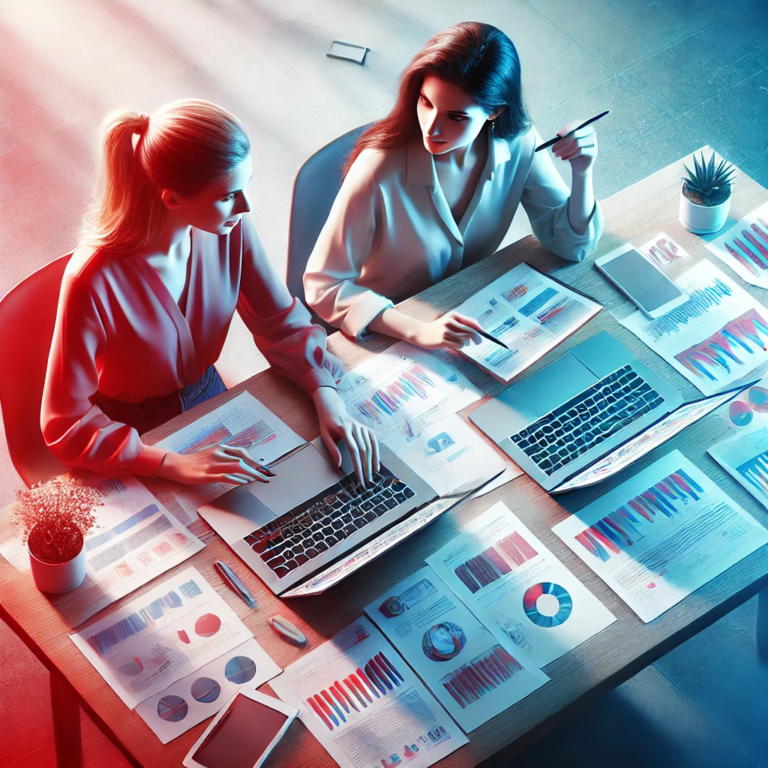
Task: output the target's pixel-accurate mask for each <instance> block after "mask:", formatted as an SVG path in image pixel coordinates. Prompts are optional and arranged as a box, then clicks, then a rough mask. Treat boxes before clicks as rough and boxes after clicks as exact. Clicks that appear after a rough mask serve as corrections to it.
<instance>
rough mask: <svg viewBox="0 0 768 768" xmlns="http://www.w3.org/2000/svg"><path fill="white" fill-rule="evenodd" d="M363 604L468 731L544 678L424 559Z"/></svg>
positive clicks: (522, 695) (519, 650) (369, 614)
mask: <svg viewBox="0 0 768 768" xmlns="http://www.w3.org/2000/svg"><path fill="white" fill-rule="evenodd" d="M365 612H366V613H367V614H368V616H370V618H371V619H373V621H374V622H375V623H376V624H377V625H378V626H379V628H380V629H381V630H382V632H384V634H385V635H386V636H387V639H388V640H389V641H390V642H391V643H392V644H393V645H394V646H395V648H396V649H397V650H398V651H399V652H400V653H401V654H402V656H403V658H404V659H405V660H406V662H408V664H410V665H411V667H412V668H413V669H414V670H415V671H416V673H417V674H418V675H419V677H420V678H421V679H422V680H423V681H424V682H425V683H426V684H427V686H428V687H429V689H430V690H431V691H432V693H434V694H435V696H436V697H437V700H438V701H439V702H440V703H441V704H442V705H443V706H444V707H445V708H446V709H447V710H448V713H449V714H450V715H451V717H453V719H454V720H455V721H456V722H457V723H458V724H459V725H460V726H461V727H462V728H463V729H464V731H466V732H467V733H469V732H470V731H473V730H474V729H475V728H477V727H478V726H480V725H482V724H483V723H487V722H488V721H489V720H490V719H491V718H493V717H495V716H496V715H498V714H499V713H500V712H503V711H504V710H505V709H507V708H508V707H511V706H512V705H513V704H516V703H517V702H518V701H520V700H521V699H524V698H525V697H526V696H527V695H528V694H529V693H533V691H535V690H537V689H538V688H541V686H542V685H544V683H546V682H548V680H549V678H548V677H547V676H546V675H545V674H544V673H543V672H542V671H541V670H540V669H539V668H538V667H537V666H536V665H535V664H534V663H533V662H532V661H531V660H530V659H529V658H528V655H527V654H526V653H525V651H522V650H521V649H520V648H519V647H518V646H516V645H515V644H514V643H513V642H512V641H511V640H510V638H509V636H508V635H506V634H505V633H504V632H501V631H499V632H497V633H496V634H495V635H494V634H492V633H491V632H490V631H489V630H488V629H487V628H486V627H485V626H483V624H482V623H481V622H480V621H479V620H478V619H477V618H476V617H475V616H474V615H473V614H472V612H471V611H470V610H469V608H467V606H466V605H464V604H463V603H462V602H461V600H460V599H459V598H458V597H457V596H456V595H455V594H454V593H453V592H451V590H450V589H449V588H448V586H447V585H446V584H445V583H444V582H443V581H442V579H440V578H439V577H438V576H437V574H436V573H435V572H434V571H433V570H432V569H431V568H430V567H428V566H427V567H425V568H421V569H420V570H418V571H416V573H414V574H412V575H411V576H409V577H408V578H407V579H403V581H401V582H400V583H398V584H396V585H395V586H393V587H392V588H391V589H390V590H388V591H387V593H386V594H385V595H382V596H381V597H380V598H378V599H377V600H375V601H374V602H373V603H371V604H370V605H368V606H366V608H365Z"/></svg>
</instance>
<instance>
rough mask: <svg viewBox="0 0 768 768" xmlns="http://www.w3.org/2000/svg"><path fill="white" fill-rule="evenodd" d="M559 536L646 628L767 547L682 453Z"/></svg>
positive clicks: (761, 532) (564, 526)
mask: <svg viewBox="0 0 768 768" xmlns="http://www.w3.org/2000/svg"><path fill="white" fill-rule="evenodd" d="M553 530H554V532H555V533H556V534H557V535H558V536H559V537H560V538H561V539H562V540H563V541H564V542H565V543H566V544H567V545H568V546H569V547H570V548H571V549H572V550H573V551H574V552H575V553H576V554H577V555H578V556H579V557H580V558H581V559H582V560H584V562H585V563H586V564H587V565H588V566H589V567H590V568H592V569H593V570H594V571H595V573H597V575H598V576H600V578H601V579H603V580H604V581H605V582H606V583H607V584H608V586H609V587H611V589H613V590H614V591H615V592H616V594H617V595H618V596H619V597H620V598H621V599H622V600H624V602H625V603H627V605H628V606H629V607H630V608H631V609H632V610H633V611H634V612H635V613H636V614H637V615H638V616H639V617H640V618H641V619H642V620H643V621H644V622H646V623H647V622H649V621H653V619H655V618H657V617H658V616H661V614H662V613H664V612H665V611H667V610H669V609H670V608H671V607H672V606H673V605H676V604H677V603H679V602H680V601H681V600H683V599H684V598H685V597H687V596H688V595H690V594H691V593H692V592H694V591H695V590H697V589H698V588H699V587H702V586H703V585H704V584H706V583H707V582H708V581H710V580H711V579H713V578H714V577H715V576H718V575H720V574H721V573H723V572H724V571H726V570H727V569H728V568H730V567H731V566H732V565H734V564H735V563H737V562H738V561H739V560H742V559H743V558H745V557H746V556H747V555H749V554H750V553H752V552H754V551H755V550H757V549H759V548H760V547H762V546H764V545H765V544H766V543H768V531H766V529H765V528H764V527H763V526H762V525H760V524H759V523H758V522H757V521H756V520H755V519H754V518H753V517H752V516H751V515H749V514H748V513H747V512H745V511H744V510H743V509H742V508H741V507H740V506H739V505H738V504H736V503H735V502H734V501H732V500H731V499H730V498H728V496H726V494H725V493H724V492H723V491H722V490H720V489H719V488H718V487H717V486H716V485H715V484H714V483H713V482H712V480H710V479H709V478H708V477H707V476H706V475H705V474H704V473H703V472H701V470H699V469H697V468H696V467H695V466H694V465H693V464H692V463H691V462H690V461H689V460H688V459H686V458H685V457H684V456H683V455H682V453H680V451H677V450H675V451H672V452H671V453H669V454H667V455H666V456H664V457H662V458H661V459H659V460H658V461H656V462H655V463H654V464H652V465H651V466H650V467H647V468H646V469H644V470H643V471H642V472H639V473H638V474H636V475H635V476H634V477H632V478H630V479H629V480H627V481H626V482H624V483H622V484H621V485H619V486H618V487H617V488H614V489H613V490H612V491H610V492H609V493H607V494H606V495H605V496H603V497H602V498H600V499H598V500H597V501H595V502H593V503H592V504H589V505H588V506H587V507H585V508H584V509H583V510H581V511H580V512H577V513H576V514H574V515H571V517H569V518H568V519H567V520H564V521H563V522H562V523H559V524H558V525H556V526H555V527H554V529H553Z"/></svg>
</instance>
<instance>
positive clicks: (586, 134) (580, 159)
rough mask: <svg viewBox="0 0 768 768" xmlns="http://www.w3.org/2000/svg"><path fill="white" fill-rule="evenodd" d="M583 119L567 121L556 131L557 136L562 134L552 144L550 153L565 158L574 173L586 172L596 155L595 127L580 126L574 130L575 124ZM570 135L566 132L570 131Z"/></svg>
mask: <svg viewBox="0 0 768 768" xmlns="http://www.w3.org/2000/svg"><path fill="white" fill-rule="evenodd" d="M583 122H584V121H583V120H574V121H573V122H571V123H568V125H566V126H565V127H564V128H561V129H560V130H559V131H558V132H557V135H558V136H564V137H565V138H563V139H560V141H558V142H557V144H555V145H553V147H552V153H553V154H554V155H555V157H559V158H560V159H561V160H567V161H568V162H569V163H570V164H571V170H572V171H573V172H574V173H579V174H583V173H586V172H587V171H588V170H589V169H590V168H591V167H592V163H594V162H595V158H596V157H597V134H596V133H595V129H594V128H593V127H592V126H591V125H588V126H587V127H586V128H580V129H579V130H578V131H574V128H576V126H577V125H581V124H582V123H583ZM571 131H574V132H573V133H571V134H570V136H566V134H568V133H570V132H571Z"/></svg>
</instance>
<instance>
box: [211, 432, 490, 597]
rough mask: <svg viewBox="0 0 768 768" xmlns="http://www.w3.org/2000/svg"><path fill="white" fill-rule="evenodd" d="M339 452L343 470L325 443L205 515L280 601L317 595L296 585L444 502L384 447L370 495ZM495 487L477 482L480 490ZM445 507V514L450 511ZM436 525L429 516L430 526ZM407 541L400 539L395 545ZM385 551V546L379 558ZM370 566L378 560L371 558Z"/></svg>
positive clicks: (284, 462) (309, 446)
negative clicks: (436, 502) (438, 501)
mask: <svg viewBox="0 0 768 768" xmlns="http://www.w3.org/2000/svg"><path fill="white" fill-rule="evenodd" d="M340 449H342V457H343V459H342V466H341V468H340V469H337V468H335V467H334V466H332V464H331V463H330V461H329V459H328V456H327V453H326V451H325V447H324V446H323V445H322V443H321V442H320V441H317V446H316V445H315V444H313V443H308V444H307V445H305V446H304V447H303V448H301V449H299V450H298V451H297V452H295V453H293V454H291V455H290V456H288V457H287V458H286V459H284V460H282V461H281V462H279V463H278V464H276V465H273V467H274V469H275V473H276V477H274V478H272V479H271V480H270V482H269V483H259V482H254V483H251V484H249V485H247V486H240V487H237V488H234V489H233V490H231V491H228V492H227V493H225V494H224V495H223V496H220V497H219V498H218V499H216V500H215V501H213V502H211V503H210V504H206V505H205V506H203V507H201V508H200V516H201V517H202V518H203V519H204V520H206V521H207V522H208V523H209V524H210V525H211V527H212V528H213V529H214V530H215V531H216V532H217V533H218V534H219V535H220V536H221V537H222V538H223V539H224V541H225V542H226V543H227V544H229V546H230V547H232V549H233V550H234V551H235V552H236V553H237V554H238V555H239V556H240V558H241V559H242V560H243V561H244V562H245V563H246V564H247V565H248V566H250V568H251V569H252V570H253V571H255V573H256V574H257V575H258V576H259V577H260V578H261V580H262V581H263V582H264V583H265V584H266V585H267V586H268V587H269V588H270V589H271V590H272V591H273V592H274V593H275V594H278V595H283V596H285V597H291V596H294V595H292V594H285V593H286V592H287V591H288V590H291V588H294V589H293V590H292V591H293V592H294V593H295V594H311V593H313V590H301V589H297V585H298V586H301V585H303V584H306V583H307V582H308V581H309V580H311V579H312V578H313V576H316V575H317V574H318V573H319V572H321V571H323V570H327V569H328V567H329V566H331V565H333V564H334V563H335V562H336V561H338V560H339V559H340V558H343V557H347V558H349V557H350V556H351V554H352V553H354V552H355V551H356V550H358V548H359V549H361V550H362V549H363V548H364V547H365V544H366V542H368V541H369V540H370V539H371V538H372V537H374V536H376V535H377V534H381V533H382V532H384V531H386V530H387V529H389V528H391V527H393V526H395V525H396V524H397V523H398V521H401V520H403V518H406V517H408V516H410V515H413V514H414V513H415V512H416V510H420V509H422V508H423V507H424V506H425V505H427V504H429V502H432V501H434V500H435V499H437V497H438V494H437V492H436V491H435V490H434V489H433V488H432V487H431V486H430V485H429V483H427V482H426V481H424V480H423V479H422V478H421V477H419V475H417V474H416V473H415V472H414V471H413V470H412V469H410V468H409V467H408V466H406V465H405V464H404V463H403V462H402V461H400V459H398V457H397V456H396V455H395V454H394V453H393V452H392V451H391V450H390V449H389V448H387V446H385V445H383V444H379V457H380V462H381V470H380V472H378V473H377V474H376V475H375V477H374V482H373V484H370V483H369V484H368V487H367V488H366V489H363V488H361V487H360V486H359V485H358V481H357V475H356V474H355V473H354V472H353V468H352V461H351V458H350V456H349V453H348V452H347V451H346V449H344V448H343V447H342V446H340ZM492 474H497V472H496V471H494V472H493V473H492ZM490 479H491V477H490V476H489V477H487V478H481V479H478V482H477V487H479V486H480V485H482V484H484V483H485V482H487V481H488V480H490ZM461 495H462V496H463V495H464V494H463V493H462V494H461ZM440 506H441V511H444V509H447V508H448V507H449V506H451V504H450V503H448V504H444V505H440ZM431 519H432V518H431V516H428V515H425V519H424V524H426V523H427V522H429V520H431ZM418 527H420V526H419V525H415V526H413V530H417V529H418ZM401 538H402V537H398V536H393V537H392V543H396V542H397V541H399V540H401ZM386 548H387V546H386V545H384V546H383V547H382V546H381V545H378V546H377V551H376V554H379V553H380V552H381V551H384V549H386ZM367 559H371V553H368V552H366V554H365V556H364V557H363V560H364V561H367ZM337 580H338V579H337ZM334 583H335V582H334ZM314 591H315V592H317V591H321V590H319V589H318V590H314Z"/></svg>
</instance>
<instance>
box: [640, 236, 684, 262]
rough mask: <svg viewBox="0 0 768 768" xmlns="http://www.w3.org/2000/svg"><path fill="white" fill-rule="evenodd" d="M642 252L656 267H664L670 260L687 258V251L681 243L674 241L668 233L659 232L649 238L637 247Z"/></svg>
mask: <svg viewBox="0 0 768 768" xmlns="http://www.w3.org/2000/svg"><path fill="white" fill-rule="evenodd" d="M639 250H640V251H641V252H642V253H644V254H645V255H646V256H647V257H648V258H649V259H650V260H651V261H652V262H653V263H654V264H656V266H657V267H661V268H664V267H666V266H667V265H669V264H672V262H675V261H679V260H680V259H687V258H688V256H689V254H688V251H686V250H685V248H683V246H682V245H679V244H678V243H676V242H675V241H674V240H673V239H672V238H671V237H670V236H669V235H666V234H664V232H659V234H658V235H656V237H654V238H653V239H652V240H649V241H648V242H647V243H645V245H642V246H640V249H639Z"/></svg>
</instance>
